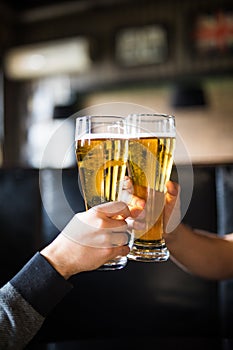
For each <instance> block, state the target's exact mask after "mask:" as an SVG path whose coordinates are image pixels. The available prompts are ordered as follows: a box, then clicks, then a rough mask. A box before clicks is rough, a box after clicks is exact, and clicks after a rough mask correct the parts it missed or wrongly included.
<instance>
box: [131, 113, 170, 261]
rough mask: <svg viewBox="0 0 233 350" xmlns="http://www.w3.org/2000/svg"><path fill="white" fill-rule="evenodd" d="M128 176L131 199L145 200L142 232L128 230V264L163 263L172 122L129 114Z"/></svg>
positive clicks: (166, 116)
mask: <svg viewBox="0 0 233 350" xmlns="http://www.w3.org/2000/svg"><path fill="white" fill-rule="evenodd" d="M127 129H128V134H129V158H128V172H129V176H130V177H131V179H132V182H133V189H134V195H136V196H138V197H141V198H143V199H145V202H146V205H145V213H144V219H143V220H144V227H145V228H144V229H142V230H136V229H132V235H133V237H134V239H133V245H132V248H131V251H130V253H129V255H128V258H129V259H131V260H138V261H145V262H157V261H166V260H167V259H168V258H169V251H168V249H167V247H166V244H165V241H164V239H163V210H164V204H165V192H166V186H165V185H166V182H167V181H168V180H169V178H170V174H171V169H172V164H173V153H174V148H175V118H174V117H173V116H168V115H162V114H132V115H129V116H128V118H127Z"/></svg>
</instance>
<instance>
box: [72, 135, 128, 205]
mask: <svg viewBox="0 0 233 350" xmlns="http://www.w3.org/2000/svg"><path fill="white" fill-rule="evenodd" d="M76 159H77V164H78V168H79V177H80V181H81V186H82V191H83V195H84V201H85V205H86V209H89V208H91V207H93V206H95V205H98V204H101V203H105V202H109V201H117V200H118V199H119V198H120V195H121V192H122V187H123V180H124V178H125V173H126V166H127V159H128V140H126V139H124V138H117V135H116V138H113V137H111V138H109V139H108V138H106V139H104V138H93V139H90V138H87V139H85V138H83V139H80V140H77V141H76Z"/></svg>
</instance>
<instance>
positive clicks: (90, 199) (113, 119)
mask: <svg viewBox="0 0 233 350" xmlns="http://www.w3.org/2000/svg"><path fill="white" fill-rule="evenodd" d="M75 141H76V159H77V164H78V169H79V178H80V182H81V187H82V192H83V196H84V202H85V206H86V210H88V209H90V208H92V207H93V206H96V205H98V204H101V203H105V202H109V201H117V200H119V199H120V196H121V192H122V189H123V182H124V178H125V173H126V168H127V159H128V140H127V139H126V138H125V119H124V118H121V117H118V116H84V117H79V118H77V119H76V134H75ZM90 224H91V223H90ZM126 263H127V257H120V256H119V257H117V258H116V259H114V260H112V261H109V262H108V263H106V264H105V265H103V267H101V269H104V270H116V269H121V268H123V267H124V266H125V265H126Z"/></svg>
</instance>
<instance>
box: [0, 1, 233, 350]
mask: <svg viewBox="0 0 233 350" xmlns="http://www.w3.org/2000/svg"><path fill="white" fill-rule="evenodd" d="M232 91H233V3H232V1H231V0H206V1H202V0H196V1H185V0H156V1H153V0H97V1H95V0H76V1H74V0H73V1H72V0H69V1H65V0H59V1H58V0H57V1H55V0H34V1H32V0H21V1H17V0H5V1H4V0H0V167H1V168H0V198H1V201H0V206H1V208H0V225H1V230H0V239H1V243H0V253H1V254H0V261H1V265H0V266H1V267H0V270H1V274H0V278H1V283H4V282H5V281H7V280H8V279H9V278H10V277H11V276H12V275H13V274H14V273H16V272H17V270H18V269H19V268H20V267H21V266H22V265H23V264H24V263H25V262H26V261H27V259H28V258H29V257H30V256H31V255H32V254H33V253H34V252H35V251H36V250H38V249H40V247H42V246H43V245H44V244H46V243H47V242H49V241H50V240H51V239H53V237H54V236H55V235H56V234H57V233H58V232H57V229H56V227H55V226H54V225H53V224H52V222H51V221H50V219H49V217H48V215H47V212H46V210H45V209H44V203H45V202H46V203H47V207H48V206H49V207H50V210H51V212H54V213H55V215H58V216H62V215H63V207H62V205H60V204H59V201H58V200H57V197H56V189H57V183H56V181H57V174H58V171H59V169H60V168H61V165H60V161H59V154H60V153H62V152H63V151H64V149H67V147H68V148H69V147H70V145H72V144H73V138H74V120H72V118H71V119H67V118H68V117H69V116H71V115H72V114H74V113H75V112H77V111H80V110H82V109H85V108H89V107H91V106H93V105H101V104H110V103H117V102H122V103H125V104H128V103H133V104H137V105H142V106H146V107H148V108H151V109H153V110H155V111H158V112H163V113H169V114H174V115H175V116H176V125H177V131H178V133H179V135H180V136H181V138H182V139H183V141H184V144H185V146H186V148H187V151H188V153H189V155H190V159H191V162H192V165H193V170H194V191H193V196H192V200H191V204H190V207H189V208H188V211H187V213H184V215H185V217H184V221H185V222H187V223H188V224H190V225H192V226H194V227H198V228H202V229H207V230H209V231H211V232H217V233H218V234H225V233H229V232H233V221H232V210H233V205H232V194H233V137H232V130H233V99H232ZM113 114H114V111H113ZM66 121H67V123H66ZM61 126H62V135H60V134H59V135H58V136H57V138H55V139H54V143H53V146H52V148H51V152H50V154H49V157H48V158H47V159H46V164H45V168H44V169H43V171H41V172H40V173H39V168H40V165H41V159H42V157H43V152H44V150H45V145H46V144H47V143H48V141H49V140H50V138H51V135H53V133H54V131H56V130H57V129H58V128H59V127H61ZM177 162H178V163H179V164H180V165H181V168H182V169H183V170H182V171H183V179H184V180H183V185H184V186H183V194H182V195H183V196H184V197H185V184H187V191H188V183H189V178H188V177H189V172H188V171H187V164H186V163H187V158H186V157H184V156H182V153H181V154H179V157H178V158H177ZM62 168H63V172H62V173H63V175H62V176H63V185H64V191H65V193H66V195H67V198H68V200H69V203H70V205H71V207H72V208H73V210H74V211H78V210H83V208H84V206H83V201H82V196H81V194H80V192H79V187H78V181H77V176H78V174H77V169H76V164H75V158H74V154H71V155H70V156H68V157H66V159H65V161H64V162H63V164H62ZM39 176H40V178H39ZM174 178H176V174H175V170H174ZM39 180H40V186H39ZM41 195H42V197H43V202H42V200H41ZM12 218H14V220H12ZM80 280H81V282H80ZM76 283H77V284H78V285H79V287H78V289H76V288H75V289H74V291H73V292H72V293H71V295H70V297H69V298H67V299H66V300H65V301H64V302H63V303H61V304H60V305H59V306H58V308H57V309H56V310H54V312H53V313H52V314H51V315H50V317H49V318H48V320H47V321H46V323H45V325H44V326H43V328H42V330H41V332H40V333H39V335H38V337H37V338H36V341H37V342H39V343H45V342H53V341H54V342H55V341H65V340H71V339H75V340H77V339H86V340H87V339H90V338H91V339H92V338H95V339H96V338H101V339H105V338H111V339H112V338H114V339H115V340H116V339H118V338H119V336H123V335H124V336H125V337H126V333H127V336H128V337H129V338H130V337H131V338H133V335H134V334H137V335H138V336H139V334H141V335H142V336H143V334H144V335H145V336H147V337H149V338H150V337H152V338H153V337H161V336H170V337H175V338H179V337H194V338H196V339H199V338H200V337H201V338H209V339H215V338H216V337H217V339H220V343H219V344H220V345H219V344H218V346H219V347H217V348H221V347H220V346H223V347H224V346H225V347H224V349H226V348H227V346H228V345H227V342H225V343H224V342H222V339H231V338H232V337H233V333H232V324H233V307H232V305H233V302H232V295H233V292H232V290H233V287H232V281H225V282H215V281H206V280H201V279H199V278H197V277H195V276H190V275H189V274H187V273H186V272H184V271H182V270H181V269H180V268H179V267H177V266H176V265H174V264H173V263H172V262H171V261H169V262H168V263H165V264H149V265H147V264H146V266H145V265H144V264H142V263H138V262H137V263H135V262H129V264H128V266H127V268H126V269H124V271H123V270H122V271H118V272H107V273H102V274H100V273H99V272H94V273H91V274H89V273H86V274H83V275H82V276H81V277H79V279H78V278H77V281H76V279H75V278H74V284H75V285H76ZM80 285H81V287H80ZM90 291H92V293H90ZM103 291H104V293H103ZM125 296H127V298H126V297H125ZM129 296H130V297H129ZM119 308H123V309H124V308H127V311H126V315H125V320H124V322H122V321H121V317H120V316H119V315H118V316H116V315H115V317H114V319H113V320H112V317H111V311H112V310H115V309H119ZM158 314H160V318H159V319H158V317H157V316H156V315H158ZM109 319H111V320H112V321H109ZM132 319H135V320H140V319H143V320H145V319H147V320H148V324H147V326H145V325H141V326H140V324H139V323H137V324H136V323H134V324H132V322H129V320H132ZM167 321H168V322H167ZM74 323H75V325H74ZM141 331H142V333H141ZM131 340H132V339H131ZM195 344H196V346H199V345H200V344H199V343H198V344H197V343H195ZM215 344H216V343H215ZM224 344H225V345H224ZM190 346H191V345H190ZM211 346H213V344H211ZM181 348H182V347H181ZM189 348H190V349H191V347H189ZM206 348H208V344H206ZM229 348H230V347H229ZM212 349H213V347H212Z"/></svg>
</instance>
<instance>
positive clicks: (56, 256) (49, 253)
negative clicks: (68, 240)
mask: <svg viewBox="0 0 233 350" xmlns="http://www.w3.org/2000/svg"><path fill="white" fill-rule="evenodd" d="M40 254H41V255H43V256H44V258H45V259H46V260H47V261H48V262H49V264H50V265H51V266H52V267H53V268H54V269H55V270H56V271H57V272H58V273H59V274H60V275H61V276H62V277H63V278H64V279H66V280H67V279H68V278H70V277H71V274H70V273H69V271H68V270H67V267H66V265H67V264H65V262H64V261H63V258H62V256H61V254H60V251H59V249H57V248H56V247H53V245H49V246H47V247H45V248H44V249H43V250H42V251H41V252H40Z"/></svg>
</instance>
